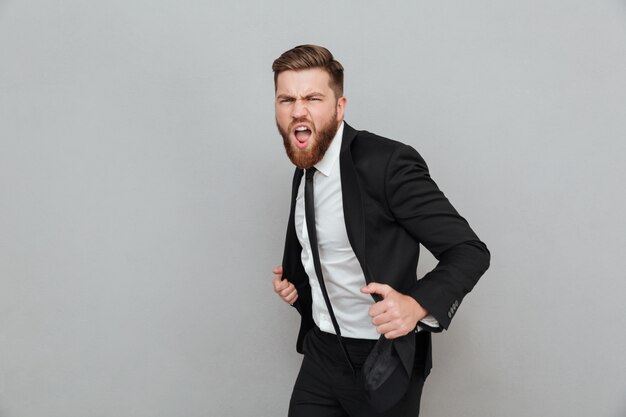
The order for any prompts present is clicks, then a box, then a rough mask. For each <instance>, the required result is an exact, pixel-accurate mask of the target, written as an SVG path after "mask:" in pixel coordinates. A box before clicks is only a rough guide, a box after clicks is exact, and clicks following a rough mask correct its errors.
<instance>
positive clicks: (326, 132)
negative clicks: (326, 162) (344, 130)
mask: <svg viewBox="0 0 626 417" xmlns="http://www.w3.org/2000/svg"><path fill="white" fill-rule="evenodd" d="M302 122H308V123H309V124H310V125H311V129H312V131H311V138H310V139H309V140H311V141H312V143H311V145H310V146H309V147H308V148H306V149H299V148H297V147H296V146H295V145H294V144H293V142H292V140H291V138H290V137H289V133H290V132H292V131H293V129H292V127H293V125H295V124H296V123H302ZM276 127H278V131H279V132H280V135H281V136H282V137H283V145H285V151H286V152H287V156H288V157H289V159H290V160H291V162H292V163H293V164H294V165H295V166H297V167H298V168H302V169H308V168H311V167H312V166H313V165H315V164H317V163H318V162H319V161H321V160H322V158H323V157H324V154H325V153H326V151H327V150H328V148H329V147H330V144H331V143H332V141H333V138H334V137H335V135H336V134H337V129H339V124H338V123H337V111H336V110H335V112H334V113H333V114H332V115H331V117H330V118H329V119H328V121H326V123H324V124H323V125H322V126H320V127H319V129H318V128H317V126H315V125H314V124H313V123H312V122H310V121H308V120H306V119H296V120H293V121H292V122H291V123H290V124H289V127H288V128H287V130H285V129H283V128H282V127H281V126H280V124H279V123H278V120H277V121H276ZM313 139H315V140H313Z"/></svg>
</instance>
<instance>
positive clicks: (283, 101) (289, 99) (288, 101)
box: [278, 98, 293, 103]
mask: <svg viewBox="0 0 626 417" xmlns="http://www.w3.org/2000/svg"><path fill="white" fill-rule="evenodd" d="M278 102H279V103H291V102H293V98H281V99H280V100H278Z"/></svg>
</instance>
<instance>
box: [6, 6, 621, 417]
mask: <svg viewBox="0 0 626 417" xmlns="http://www.w3.org/2000/svg"><path fill="white" fill-rule="evenodd" d="M309 42H312V43H318V44H322V45H325V46H327V47H328V48H329V49H331V51H333V53H334V54H335V55H336V57H337V58H338V59H339V60H340V61H341V62H342V63H343V64H344V66H345V68H346V95H347V97H348V110H347V116H346V117H347V120H348V121H349V122H350V123H351V124H352V125H354V126H355V127H357V128H361V129H367V130H370V131H373V132H377V133H380V134H383V135H385V136H388V137H392V138H395V139H398V140H402V141H404V142H406V143H409V144H411V145H413V146H414V147H416V148H417V149H418V150H419V151H420V152H421V154H422V155H423V156H424V158H425V159H426V160H427V161H428V163H429V165H430V167H431V173H432V175H433V177H434V178H435V179H436V180H437V182H438V183H439V185H440V187H441V188H442V189H443V190H444V191H445V192H446V194H447V195H448V196H449V197H450V199H451V201H452V202H453V204H455V206H456V207H457V208H458V209H459V211H461V213H462V214H463V215H465V216H466V217H467V218H468V219H469V220H470V223H471V224H472V226H473V227H474V229H475V230H476V231H477V232H478V234H479V235H480V236H481V238H482V239H483V240H484V241H485V242H487V244H488V246H489V247H490V249H491V251H492V254H493V262H492V267H491V269H490V270H489V271H488V273H487V274H486V276H485V277H484V278H483V280H481V282H479V284H478V286H477V288H476V289H475V292H473V293H472V294H470V295H469V296H468V297H467V298H466V301H465V302H464V303H463V305H462V307H461V309H460V314H458V315H457V317H456V319H455V321H454V322H453V324H452V327H451V328H450V330H449V331H448V332H446V333H445V334H442V335H438V336H436V337H435V341H434V343H435V358H434V360H435V367H434V369H433V373H432V374H431V377H430V378H429V379H428V381H427V384H426V387H425V391H424V396H423V406H422V415H423V416H426V417H447V416H453V415H463V416H470V417H471V416H476V417H478V416H480V417H482V416H498V417H499V416H511V417H516V416H520V417H521V416H554V417H556V416H565V415H567V416H581V417H582V416H594V417H596V416H607V417H609V416H611V417H623V416H625V415H626V358H625V357H624V356H625V355H624V352H626V347H625V345H626V332H625V330H626V309H625V308H624V301H623V300H624V295H625V293H626V279H625V278H626V276H625V274H624V266H623V262H624V257H625V253H624V252H625V249H626V233H625V232H626V221H625V220H624V218H625V216H624V213H625V211H626V198H625V195H624V191H623V190H624V186H623V184H622V183H623V182H624V179H626V167H625V166H626V164H625V162H626V161H625V154H626V145H625V142H626V102H625V101H626V2H624V1H623V0H620V1H617V0H613V1H610V0H602V1H601V0H594V1H589V0H551V1H545V0H534V1H517V0H515V1H513V0H510V1H487V0H474V1H471V2H469V1H459V0H453V1H398V2H382V1H376V2H374V1H371V2H363V1H332V2H331V1H318V2H300V1H280V0H269V1H264V2H247V3H246V2H227V1H199V0H196V1H173V0H171V1H164V0H150V1H147V0H144V1H142V0H130V1H129V0H124V1H122V0H109V1H104V2H90V1H84V0H65V1H41V0H39V1H37V0H30V1H29V0H23V1H19V2H18V1H17V0H8V1H7V0H5V1H0V416H1V417H33V416H45V417H57V416H58V417H70V416H76V417H86V416H94V417H96V416H98V417H100V416H107V417H108V416H111V417H113V416H115V417H126V416H137V417H139V416H141V417H143V416H146V417H147V416H150V417H154V416H168V417H170V416H184V417H194V416H268V417H273V416H280V415H285V414H286V408H287V402H288V398H289V395H290V389H291V386H292V384H293V381H294V379H295V376H296V373H297V370H298V366H299V362H300V356H299V355H298V354H297V353H296V352H295V348H294V346H295V336H296V330H297V326H298V318H297V317H296V314H295V312H294V311H292V310H291V309H290V308H289V307H288V306H286V305H285V304H283V303H282V302H281V301H280V300H279V299H278V298H277V297H276V296H275V294H274V293H273V291H272V286H271V282H270V281H271V277H272V276H271V273H270V270H271V268H272V267H273V266H274V265H276V264H278V263H279V262H280V259H281V255H282V240H283V236H284V229H285V223H286V216H287V211H288V207H287V205H288V201H289V189H290V183H291V173H292V167H291V165H290V163H289V161H288V160H287V158H286V157H285V155H284V151H283V149H282V144H281V140H280V138H279V136H278V135H277V133H276V131H275V126H274V116H273V85H272V73H271V70H270V65H271V62H272V60H273V59H274V58H276V57H277V56H278V55H279V54H280V53H282V52H283V51H284V50H286V49H289V48H291V47H292V46H295V45H298V44H301V43H309ZM433 265H434V261H433V259H432V257H429V256H424V259H423V261H422V263H421V265H420V270H419V274H420V276H421V275H422V274H423V273H424V272H425V271H427V270H429V269H430V268H431V267H432V266H433Z"/></svg>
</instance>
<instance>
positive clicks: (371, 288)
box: [361, 282, 393, 298]
mask: <svg viewBox="0 0 626 417" xmlns="http://www.w3.org/2000/svg"><path fill="white" fill-rule="evenodd" d="M391 291H393V288H391V287H390V286H389V285H387V284H379V283H378V282H370V283H369V284H367V285H366V286H365V287H363V288H361V292H362V293H364V294H380V295H382V296H383V298H384V297H386V296H387V295H388V294H389V293H390V292H391Z"/></svg>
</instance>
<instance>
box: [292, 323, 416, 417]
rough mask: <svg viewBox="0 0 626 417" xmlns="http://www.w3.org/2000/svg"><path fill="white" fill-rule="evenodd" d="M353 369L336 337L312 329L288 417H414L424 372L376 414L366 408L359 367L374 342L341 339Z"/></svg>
mask: <svg viewBox="0 0 626 417" xmlns="http://www.w3.org/2000/svg"><path fill="white" fill-rule="evenodd" d="M343 341H344V344H345V345H346V348H347V349H348V353H349V354H350V359H352V362H353V364H354V365H355V368H356V371H357V372H356V374H354V373H353V372H352V370H351V369H350V366H349V365H348V363H347V361H346V358H345V356H344V355H343V352H342V351H341V347H340V346H339V342H338V341H337V336H335V335H334V334H330V333H325V332H322V331H320V330H319V329H318V328H317V327H314V328H313V329H312V330H311V331H309V333H308V334H307V335H306V337H305V339H304V345H303V350H304V359H303V360H302V366H301V368H300V373H299V374H298V378H297V379H296V383H295V386H294V388H293V393H292V394H291V401H290V403H289V417H409V416H410V417H417V416H418V415H419V408H420V398H421V395H422V387H423V385H424V377H423V372H420V371H416V372H413V376H412V378H411V381H410V383H409V388H408V390H407V393H406V394H405V395H404V397H403V398H402V399H401V400H400V402H399V403H398V404H396V405H395V406H394V407H393V408H392V409H391V410H389V411H387V412H385V413H383V414H379V413H375V412H374V411H373V410H372V409H371V408H370V407H369V405H368V403H367V399H366V398H365V391H364V389H363V375H362V373H361V367H362V365H363V363H364V362H365V359H366V358H367V355H368V354H369V352H370V350H371V349H372V348H373V347H374V345H375V344H376V341H375V340H365V339H351V338H343Z"/></svg>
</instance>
